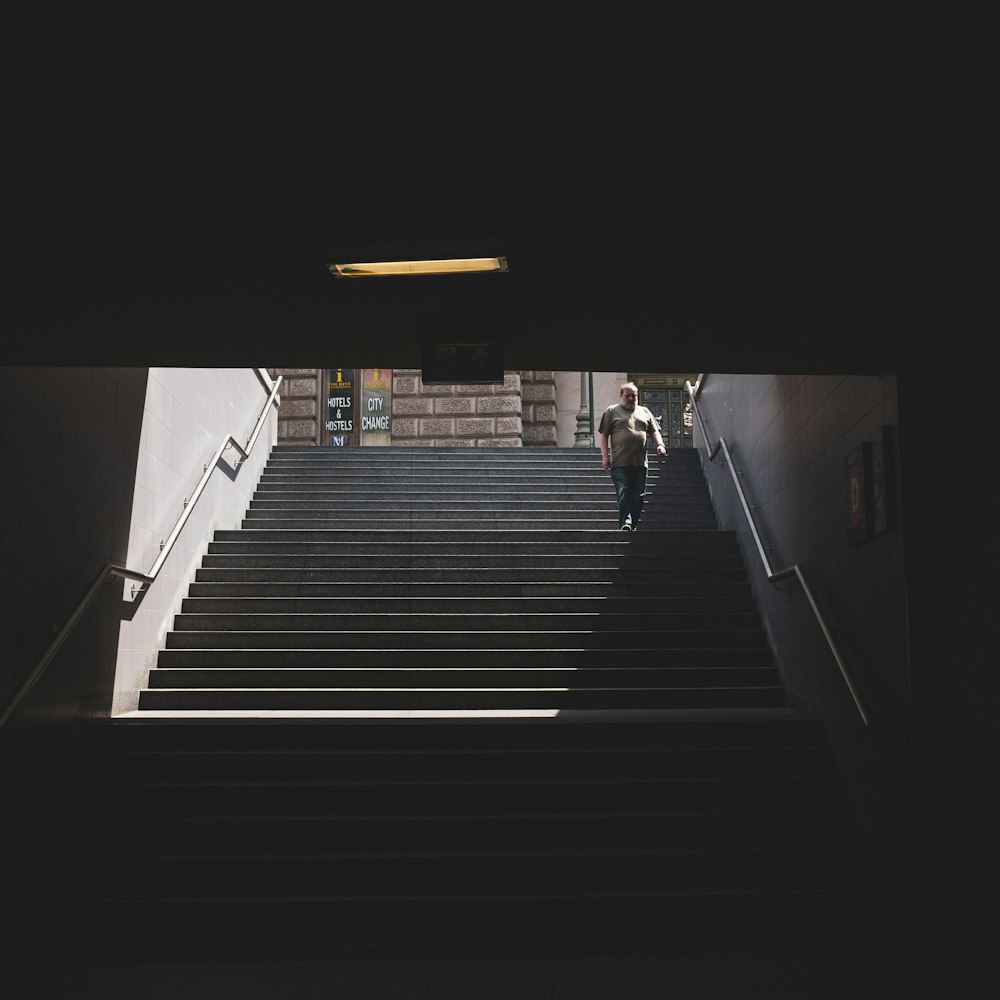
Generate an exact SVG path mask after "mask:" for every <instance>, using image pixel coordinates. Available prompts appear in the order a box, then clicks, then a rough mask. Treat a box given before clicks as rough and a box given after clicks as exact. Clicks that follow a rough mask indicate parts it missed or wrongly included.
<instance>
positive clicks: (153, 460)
mask: <svg viewBox="0 0 1000 1000" xmlns="http://www.w3.org/2000/svg"><path fill="white" fill-rule="evenodd" d="M269 391H270V389H269V387H268V386H266V385H265V384H264V383H263V380H262V379H261V377H260V375H259V374H258V371H257V369H254V368H151V369H150V370H149V387H148V389H147V391H146V405H145V407H144V411H143V421H142V438H141V441H140V445H139V455H138V461H137V463H136V475H135V494H134V502H133V506H132V531H131V535H130V537H129V545H128V563H127V565H128V566H129V568H133V567H134V568H136V569H139V570H148V569H149V568H150V567H152V566H153V564H154V563H155V562H156V559H157V558H158V556H159V554H160V542H161V541H162V540H166V538H167V537H168V535H169V534H170V532H171V530H172V529H173V526H174V525H175V524H176V523H177V520H178V518H179V517H180V516H181V514H182V512H183V511H184V502H185V500H186V499H188V498H190V497H191V496H192V495H193V493H194V490H195V488H196V487H197V485H198V482H199V481H200V479H201V477H202V474H203V468H204V465H205V463H207V462H208V461H209V459H210V458H211V457H212V456H213V455H214V454H215V452H216V450H217V449H218V448H219V446H220V445H221V444H222V443H223V442H224V441H225V440H226V438H227V436H228V435H232V436H233V437H234V438H235V439H236V440H237V441H239V442H240V444H241V445H244V446H245V445H246V443H247V441H248V440H249V438H250V436H251V434H252V433H253V430H254V427H255V426H256V423H257V420H258V418H259V416H260V414H261V411H262V410H263V409H264V405H265V403H266V402H267V397H268V393H269ZM279 398H280V391H279ZM278 412H280V411H279V409H278V408H277V407H275V406H273V405H272V406H271V407H270V408H269V412H268V415H267V418H266V421H265V424H264V427H263V428H262V430H261V432H260V434H259V436H258V438H257V440H256V443H255V445H254V448H253V451H252V452H251V453H250V457H249V459H247V461H246V462H244V463H243V464H242V465H238V464H237V463H238V459H239V457H240V454H239V452H238V451H237V450H236V449H235V448H229V449H228V450H225V451H223V453H222V456H221V458H220V459H219V462H218V464H217V465H216V466H214V472H212V474H211V475H210V476H209V478H208V481H207V483H206V485H205V488H204V490H203V492H202V494H201V496H200V497H199V499H198V501H197V503H196V504H195V506H194V508H193V509H192V512H191V514H190V516H189V518H188V520H187V522H186V524H185V525H184V528H183V530H182V531H181V533H180V534H179V535H178V538H177V541H176V543H175V545H174V547H173V548H172V550H171V553H170V555H169V557H168V558H167V560H166V561H165V562H164V564H163V566H162V568H161V569H160V572H159V574H158V575H157V578H156V580H155V582H154V583H153V584H151V585H150V587H149V588H148V590H147V591H146V592H144V593H141V594H140V595H138V599H136V600H134V601H133V604H134V608H133V609H131V611H130V617H129V618H127V619H126V620H125V621H123V622H122V627H121V638H120V642H119V646H118V658H117V669H116V672H115V694H114V704H113V712H114V713H119V712H124V711H130V710H133V709H135V708H136V706H137V703H138V690H139V688H140V687H142V686H144V684H145V682H146V678H147V676H148V674H149V670H150V668H151V667H153V666H155V663H156V653H157V650H159V649H160V648H161V647H162V645H163V641H164V637H165V635H166V632H167V631H168V629H169V628H170V627H171V625H172V623H173V616H174V615H175V614H176V613H177V612H178V611H180V606H181V601H182V599H183V598H184V597H185V596H186V595H187V588H188V585H189V584H190V582H191V581H192V580H193V579H194V573H195V570H196V569H197V568H198V565H199V564H200V562H201V557H202V556H203V555H204V554H205V552H206V550H207V548H208V543H209V541H211V538H212V535H213V532H214V531H215V530H216V529H218V528H223V529H233V528H239V527H240V523H241V520H242V518H243V516H244V514H245V513H246V510H247V507H248V506H249V502H250V497H251V495H252V493H253V491H254V489H255V488H256V486H257V482H258V480H259V479H260V474H261V470H262V469H263V466H264V463H265V462H266V460H267V456H268V453H269V451H270V449H271V445H272V444H274V442H275V439H276V435H277V422H278ZM131 589H132V588H131V584H129V583H127V584H126V593H125V599H126V601H127V602H128V601H129V598H130V596H131Z"/></svg>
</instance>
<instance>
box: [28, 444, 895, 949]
mask: <svg viewBox="0 0 1000 1000" xmlns="http://www.w3.org/2000/svg"><path fill="white" fill-rule="evenodd" d="M650 465H651V468H650V473H649V480H648V486H647V492H648V496H647V501H646V506H645V511H644V515H643V530H642V531H641V532H639V533H637V534H629V533H623V532H619V531H618V530H617V526H616V505H615V497H614V494H613V493H612V492H611V491H610V490H609V489H608V484H607V474H606V473H605V472H603V471H602V469H601V468H600V464H599V463H597V462H595V461H594V457H593V453H592V452H588V451H586V450H580V449H568V448H567V449H562V448H546V449H542V448H538V449H513V448H475V449H472V448H450V449H430V448H428V449H414V448H400V447H386V448H369V449H362V448H357V449H351V450H348V449H342V450H329V451H328V450H323V449H318V448H298V447H292V446H277V447H275V448H274V449H273V450H272V453H271V455H270V458H269V461H268V463H267V466H266V468H265V469H264V472H263V474H262V477H261V480H260V483H259V486H258V489H257V491H256V493H255V494H254V497H253V500H252V502H251V504H250V508H249V510H248V511H247V513H246V518H245V519H244V521H243V524H242V526H241V527H240V528H239V529H237V530H225V531H222V530H220V531H217V532H216V533H215V536H214V538H213V540H212V541H211V543H210V544H209V547H208V552H207V554H206V555H205V557H204V559H203V562H202V565H201V567H200V568H199V569H198V571H197V576H196V579H195V581H194V582H193V583H192V584H191V586H190V591H189V596H188V597H187V598H186V599H185V600H184V602H183V606H182V608H181V610H180V613H178V614H177V615H176V618H175V620H174V623H173V628H172V630H171V631H170V632H169V633H168V635H167V638H166V642H165V647H164V648H163V649H162V650H161V652H160V654H159V658H158V661H157V664H156V666H155V668H154V669H153V670H152V671H151V672H150V677H149V685H148V688H147V689H146V690H144V691H143V692H142V693H141V698H140V702H139V708H138V710H137V711H136V712H135V713H132V714H131V715H130V716H127V717H119V718H115V719H110V720H106V721H105V722H103V723H98V724H94V723H91V724H88V725H80V726H78V727H77V729H76V731H75V744H74V746H73V752H72V753H71V754H70V755H68V756H67V758H66V760H65V763H64V767H63V768H62V769H61V770H59V771H58V772H57V775H56V778H55V788H54V789H53V791H52V794H50V795H48V796H46V797H45V798H44V802H43V803H41V804H40V805H39V808H38V810H37V812H36V813H35V815H34V817H33V819H32V823H31V837H30V845H29V848H28V849H27V850H26V856H25V860H24V867H23V869H22V876H21V880H20V882H19V884H18V888H17V898H18V899H19V900H20V903H19V906H20V909H19V911H18V912H19V913H20V914H21V915H22V917H23V920H24V921H25V922H26V924H25V926H27V925H32V926H33V927H35V929H38V928H41V927H47V928H49V929H50V930H49V933H58V929H60V928H61V929H62V930H64V931H66V930H68V929H69V928H73V933H74V935H75V936H74V938H73V940H76V941H77V942H78V943H79V944H80V947H84V944H83V942H85V941H87V940H88V939H94V940H101V939H102V936H103V935H106V934H111V933H113V934H114V935H117V937H116V938H115V940H119V941H121V940H122V936H124V937H125V938H127V939H128V943H129V946H131V947H133V948H135V949H138V950H142V951H144V952H147V953H148V952H150V951H155V950H156V949H162V950H163V951H164V952H167V951H170V950H171V949H174V950H175V951H176V949H181V950H182V951H184V952H185V953H192V951H193V952H197V951H198V949H199V948H204V947H206V942H208V941H210V942H211V949H212V953H213V955H215V956H218V955H220V954H229V953H232V954H234V955H235V954H247V953H251V954H255V955H258V956H259V955H265V954H283V955H303V956H304V955H322V954H330V953H332V952H334V951H337V950H348V951H349V950H351V949H354V950H355V951H357V950H363V949H366V948H373V947H378V948H380V949H391V948H392V947H394V946H398V947H403V946H405V947H406V948H411V949H413V948H415V949H418V950H419V949H424V950H427V949H435V948H442V947H444V948H449V949H454V948H459V947H463V946H467V947H481V946H485V945H489V946H491V947H496V946H502V945H509V946H511V947H530V948H540V947H549V948H559V947H563V948H565V947H572V948H578V949H583V950H587V949H594V948H598V947H605V946H617V947H630V948H646V949H650V950H659V951H671V950H673V951H676V952H683V951H685V950H688V951H694V952H697V951H699V950H701V951H704V950H706V949H714V950H716V951H718V950H722V949H727V948H731V949H739V948H755V949H766V950H773V951H774V952H775V953H777V952H780V951H784V952H785V953H790V951H794V950H805V951H809V950H810V949H818V950H820V951H824V952H827V951H828V950H829V949H830V948H831V947H834V948H851V947H856V946H858V945H859V942H860V943H861V944H863V942H864V928H865V927H866V926H868V925H869V924H870V923H871V921H872V919H873V914H874V913H875V912H876V911H875V910H874V909H873V899H874V896H873V894H872V880H871V877H870V872H869V871H868V863H867V855H866V851H865V847H864V844H863V842H862V839H861V837H860V835H859V832H858V829H857V824H856V820H855V814H854V809H853V807H852V803H851V801H850V798H849V796H848V794H847V791H846V789H845V786H844V784H843V782H842V780H841V777H840V775H839V773H838V769H837V766H836V761H835V759H834V757H833V754H832V751H831V748H830V746H829V745H828V743H827V740H826V738H825V734H824V732H823V728H822V726H821V724H820V723H819V722H818V721H817V720H814V719H810V718H806V717H804V716H802V715H800V714H798V713H797V712H795V711H793V710H792V709H790V708H789V707H787V706H786V704H785V698H784V691H783V688H782V683H781V676H780V672H779V670H778V666H777V664H776V663H775V661H774V658H773V656H772V654H771V651H770V649H769V647H768V642H767V637H766V633H765V631H764V628H763V625H762V622H761V620H760V617H759V614H758V611H757V607H756V603H755V600H754V597H753V595H752V593H751V590H750V587H749V584H748V582H747V577H746V571H745V568H744V566H743V563H742V558H741V555H740V550H739V547H738V544H737V540H736V538H735V536H734V534H733V533H732V532H731V531H726V530H720V529H719V527H718V524H717V522H716V519H715V515H714V512H713V509H712V505H711V501H710V498H709V494H708V490H707V487H706V484H705V480H704V478H703V475H702V471H701V468H700V465H699V458H698V455H697V454H696V453H695V452H694V451H692V450H680V451H674V452H673V453H672V454H671V455H670V457H669V459H667V460H666V461H665V462H664V463H663V464H662V466H661V465H660V464H659V463H657V462H656V461H655V460H654V461H653V462H651V463H650ZM866 922H867V923H866Z"/></svg>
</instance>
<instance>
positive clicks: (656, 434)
mask: <svg viewBox="0 0 1000 1000" xmlns="http://www.w3.org/2000/svg"><path fill="white" fill-rule="evenodd" d="M647 412H648V411H647ZM649 426H650V427H651V428H652V429H653V440H654V441H655V442H656V454H657V455H659V456H660V457H661V458H662V457H663V456H664V455H666V453H667V448H666V445H664V443H663V436H662V435H661V434H660V425H659V424H658V423H657V422H656V417H654V416H653V414H652V413H650V414H649Z"/></svg>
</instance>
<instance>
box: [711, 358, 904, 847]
mask: <svg viewBox="0 0 1000 1000" xmlns="http://www.w3.org/2000/svg"><path fill="white" fill-rule="evenodd" d="M699 408H700V410H701V413H702V415H703V417H705V418H706V420H707V433H708V438H709V442H710V444H711V445H713V446H714V445H715V444H716V443H717V442H718V440H719V438H720V436H721V437H723V438H725V441H726V443H727V445H728V447H729V450H730V452H731V454H732V457H733V461H734V465H735V468H736V469H737V471H738V472H739V473H740V474H741V478H740V482H741V484H742V487H743V489H744V491H745V494H746V499H747V502H748V504H750V505H752V507H753V516H754V518H755V522H756V525H757V529H758V532H759V534H760V537H761V540H762V542H763V543H764V545H765V546H767V547H768V548H767V550H766V553H767V557H768V559H769V562H770V566H771V570H772V572H777V571H779V570H781V569H784V568H786V567H790V566H792V565H798V566H799V567H800V569H801V570H802V572H803V574H804V575H805V577H806V581H807V583H808V584H809V586H810V587H811V588H812V590H813V593H814V596H815V597H816V599H817V601H818V603H819V605H820V607H821V609H822V610H823V612H824V614H825V615H826V617H827V619H828V624H829V627H830V629H831V632H832V634H833V636H834V639H835V641H836V643H837V645H838V646H839V648H840V650H841V653H842V656H843V658H844V660H845V661H846V663H847V666H848V668H849V670H850V671H851V674H852V677H853V679H854V681H855V683H856V686H857V688H858V690H859V692H860V694H861V696H862V698H863V703H864V704H865V707H866V709H867V710H868V712H869V714H870V717H871V720H872V723H873V725H872V727H870V728H866V727H865V726H864V725H863V724H862V722H861V721H860V716H859V714H858V712H857V709H856V707H855V705H854V702H853V700H852V698H851V695H850V692H849V689H848V687H847V685H846V684H845V682H844V680H843V678H842V675H841V673H840V670H839V668H838V666H837V662H836V660H835V659H834V657H833V655H832V654H831V652H830V650H829V647H828V646H827V644H826V641H825V639H824V637H823V633H822V631H821V629H820V627H819V625H818V624H817V621H816V618H815V616H814V614H813V613H812V610H811V608H810V606H809V604H808V601H807V599H806V597H805V595H804V593H803V591H802V589H801V588H800V587H799V585H798V584H797V583H796V582H795V581H794V580H785V581H783V582H780V583H777V584H772V583H769V582H768V580H767V577H766V574H765V572H764V569H763V564H762V562H761V560H760V558H759V556H758V554H757V550H756V545H755V543H754V540H753V537H752V534H751V532H750V530H749V528H748V527H747V525H746V518H745V515H744V514H743V511H742V508H741V506H740V505H739V500H738V496H737V492H736V490H735V488H734V486H733V483H732V477H731V475H730V473H729V471H728V469H727V467H726V465H725V463H724V460H723V458H722V454H721V451H720V452H719V453H718V455H717V457H716V460H715V461H714V462H712V463H709V464H706V473H707V475H708V479H709V484H710V487H711V490H712V495H713V499H714V501H715V505H716V509H717V512H718V515H719V519H720V524H721V526H723V527H727V528H733V529H735V530H736V531H737V532H738V533H739V536H740V539H741V543H742V548H743V552H744V559H745V561H746V565H747V569H748V571H749V575H750V578H751V580H752V582H753V585H754V589H755V591H756V593H757V596H758V598H759V601H760V606H761V609H762V611H763V612H764V614H765V617H766V623H767V628H768V631H769V633H770V636H771V639H772V642H773V644H774V648H775V649H776V652H777V656H778V660H779V663H780V667H781V671H782V675H783V678H784V682H785V685H786V688H787V691H788V695H789V701H790V703H791V704H792V705H794V706H796V707H798V708H800V709H802V710H803V711H805V712H806V713H808V714H810V715H814V716H817V717H821V718H822V719H823V720H824V722H825V724H826V726H827V729H828V731H829V732H830V733H831V735H832V737H833V738H834V741H835V745H836V747H837V750H838V753H839V755H840V759H841V762H842V765H843V766H844V768H845V769H846V770H847V771H848V772H849V773H850V774H851V775H852V778H853V781H852V786H853V788H854V790H855V792H856V794H857V796H858V799H859V805H860V806H861V807H862V811H863V818H864V819H866V821H867V822H868V824H869V826H870V828H871V829H872V830H873V831H876V832H877V835H878V836H880V837H883V838H885V837H891V836H892V834H891V832H890V831H891V830H892V829H893V825H894V823H896V822H898V819H899V817H898V815H897V811H896V805H897V804H896V802H895V801H894V800H895V799H896V798H897V797H898V796H899V795H900V794H901V790H902V788H903V787H904V786H905V784H906V782H907V781H908V771H909V767H910V762H909V758H908V749H909V740H908V736H907V727H908V725H909V721H908V720H909V706H908V705H907V703H906V691H907V688H908V681H907V672H908V659H907V631H908V622H907V614H906V596H905V595H906V582H905V571H904V559H903V542H902V528H901V526H900V525H899V523H898V522H897V524H896V526H895V528H894V529H893V530H890V531H887V532H885V533H880V534H876V535H873V536H872V537H870V538H869V539H868V540H867V541H865V542H863V543H861V544H850V543H849V542H848V536H847V523H848V496H847V493H848V491H847V474H846V466H845V462H846V459H847V456H848V455H849V453H850V452H851V451H852V450H853V449H854V448H855V447H856V446H857V445H858V444H859V443H861V442H864V441H871V440H872V439H873V438H874V437H875V436H876V435H877V434H879V433H880V432H881V430H882V428H884V427H889V428H891V432H895V431H896V430H898V424H899V419H898V403H897V392H896V381H895V378H893V377H891V376H886V377H878V376H819V375H811V376H800V375H795V376H793V375H780V376H776V375H726V374H715V373H712V374H709V375H708V376H707V377H705V379H704V382H703V387H702V389H701V392H700V394H699ZM704 444H705V441H704V437H703V436H702V435H701V433H700V431H699V428H698V426H697V423H696V426H695V446H696V447H697V448H698V449H699V453H700V454H701V455H702V459H703V464H705V463H707V455H706V452H705V449H704ZM897 460H898V456H896V455H895V454H894V456H893V462H894V463H895V462H896V461H897ZM890 471H891V472H895V473H896V475H895V482H896V484H897V486H898V482H899V479H898V468H897V469H892V470H890ZM891 499H892V500H893V501H894V502H895V503H896V504H897V505H898V503H899V496H898V489H897V492H896V495H895V496H893V497H891Z"/></svg>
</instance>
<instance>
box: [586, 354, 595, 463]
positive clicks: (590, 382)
mask: <svg viewBox="0 0 1000 1000" xmlns="http://www.w3.org/2000/svg"><path fill="white" fill-rule="evenodd" d="M587 385H588V392H587V398H588V399H589V400H590V447H591V448H593V447H594V373H593V372H587Z"/></svg>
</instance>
